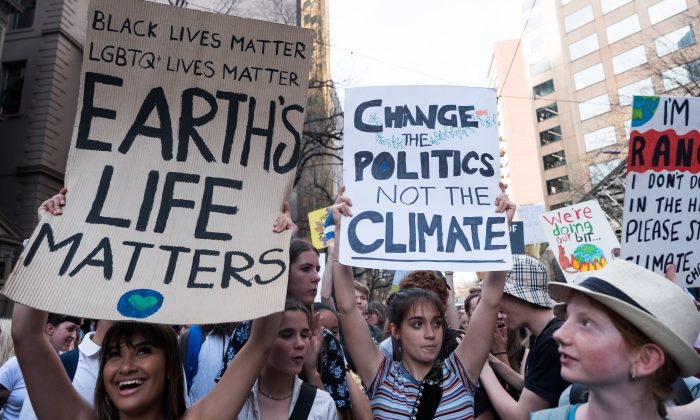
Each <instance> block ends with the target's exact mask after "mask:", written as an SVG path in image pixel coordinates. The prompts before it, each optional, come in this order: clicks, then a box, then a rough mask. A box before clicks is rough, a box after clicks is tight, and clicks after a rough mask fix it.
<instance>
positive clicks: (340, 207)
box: [330, 185, 352, 225]
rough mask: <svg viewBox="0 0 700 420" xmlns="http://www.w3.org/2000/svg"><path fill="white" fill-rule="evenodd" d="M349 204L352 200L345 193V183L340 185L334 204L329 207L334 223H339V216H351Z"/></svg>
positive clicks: (350, 204)
mask: <svg viewBox="0 0 700 420" xmlns="http://www.w3.org/2000/svg"><path fill="white" fill-rule="evenodd" d="M350 206H352V200H350V198H349V197H347V196H346V195H345V185H343V186H342V187H340V191H338V197H337V198H336V199H335V204H333V205H332V206H331V207H330V209H331V214H332V215H333V222H335V224H336V225H339V224H340V218H341V216H348V217H349V216H352V212H351V211H350Z"/></svg>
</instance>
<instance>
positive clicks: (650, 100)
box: [622, 96, 700, 287]
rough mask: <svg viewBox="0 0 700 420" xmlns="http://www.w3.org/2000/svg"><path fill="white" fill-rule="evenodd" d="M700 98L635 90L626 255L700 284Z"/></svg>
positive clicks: (624, 234)
mask: <svg viewBox="0 0 700 420" xmlns="http://www.w3.org/2000/svg"><path fill="white" fill-rule="evenodd" d="M699 129H700V99H699V98H688V97H668V96H635V97H634V101H633V103H632V132H631V135H630V142H629V155H628V159H627V187H626V189H625V212H624V223H623V229H622V255H623V257H624V258H625V259H627V260H630V261H632V262H634V263H636V264H638V265H640V266H642V267H645V268H647V269H649V270H652V271H655V272H657V273H663V272H664V270H665V269H666V266H667V265H668V264H671V263H673V264H675V265H676V271H677V273H678V275H677V281H678V283H679V284H682V285H683V286H684V287H698V286H700V252H699V251H698V250H697V245H698V240H700V193H699V192H700V133H699V132H698V130H699Z"/></svg>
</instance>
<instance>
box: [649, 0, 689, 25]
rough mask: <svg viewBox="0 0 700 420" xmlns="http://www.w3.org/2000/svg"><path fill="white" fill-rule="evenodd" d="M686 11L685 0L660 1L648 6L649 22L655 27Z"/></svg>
mask: <svg viewBox="0 0 700 420" xmlns="http://www.w3.org/2000/svg"><path fill="white" fill-rule="evenodd" d="M686 9H688V5H687V4H686V2H685V0H662V1H660V2H658V3H656V4H655V5H653V6H649V9H648V10H649V21H650V22H651V24H652V25H655V24H657V23H659V22H661V21H662V20H666V19H668V18H670V17H671V16H675V15H677V14H679V13H680V12H682V11H684V10H686Z"/></svg>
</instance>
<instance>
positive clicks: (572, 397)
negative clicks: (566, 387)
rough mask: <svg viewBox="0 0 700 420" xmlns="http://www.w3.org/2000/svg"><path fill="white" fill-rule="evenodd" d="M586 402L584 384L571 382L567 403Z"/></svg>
mask: <svg viewBox="0 0 700 420" xmlns="http://www.w3.org/2000/svg"><path fill="white" fill-rule="evenodd" d="M585 402H588V388H586V386H585V385H582V384H577V383H573V384H571V390H570V391H569V404H571V405H574V404H583V403H585Z"/></svg>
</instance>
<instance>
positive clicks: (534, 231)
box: [513, 203, 547, 254]
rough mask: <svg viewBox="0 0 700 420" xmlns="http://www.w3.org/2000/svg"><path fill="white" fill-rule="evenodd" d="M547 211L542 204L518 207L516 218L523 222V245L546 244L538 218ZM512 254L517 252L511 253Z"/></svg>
mask: <svg viewBox="0 0 700 420" xmlns="http://www.w3.org/2000/svg"><path fill="white" fill-rule="evenodd" d="M546 211H547V209H546V208H545V206H544V203H538V204H528V205H524V206H520V205H519V206H518V211H517V215H516V216H517V217H519V218H520V221H522V222H523V233H524V235H525V238H524V239H525V243H526V244H528V245H530V244H539V243H542V242H547V237H546V236H545V234H544V232H543V231H542V226H541V225H540V217H542V214H544V213H545V212H546ZM513 253H514V254H517V252H515V251H513Z"/></svg>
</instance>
